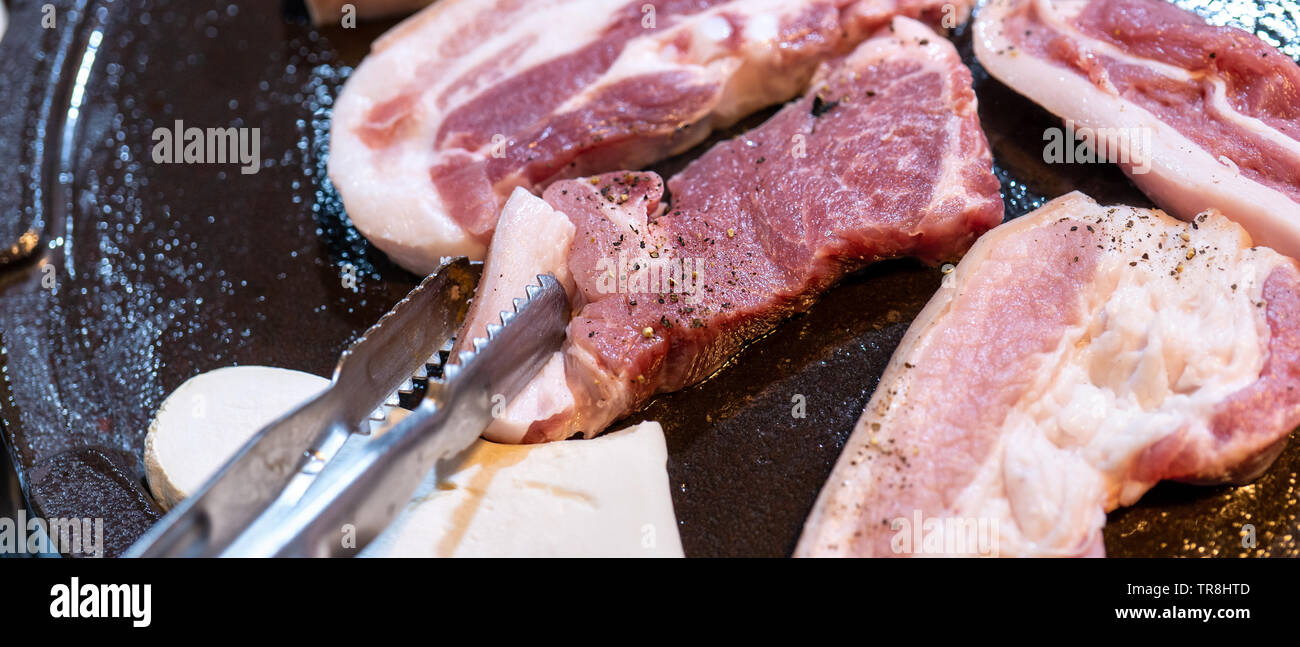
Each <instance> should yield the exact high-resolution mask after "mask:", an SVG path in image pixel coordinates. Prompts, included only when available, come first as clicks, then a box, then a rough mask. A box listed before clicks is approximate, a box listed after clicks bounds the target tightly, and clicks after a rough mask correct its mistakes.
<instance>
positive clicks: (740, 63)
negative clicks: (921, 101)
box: [329, 0, 972, 273]
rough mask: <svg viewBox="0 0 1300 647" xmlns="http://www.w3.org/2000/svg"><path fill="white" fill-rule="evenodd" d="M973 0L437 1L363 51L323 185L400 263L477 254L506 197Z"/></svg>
mask: <svg viewBox="0 0 1300 647" xmlns="http://www.w3.org/2000/svg"><path fill="white" fill-rule="evenodd" d="M971 4H972V0H657V1H655V2H645V1H643V0H623V1H619V0H612V1H611V0H532V1H529V2H524V1H522V0H441V1H440V2H437V3H436V4H434V5H433V6H431V7H429V8H428V9H426V10H425V11H423V12H421V13H419V14H418V15H415V16H413V17H411V18H410V19H408V20H406V21H405V22H403V23H402V24H400V25H398V26H397V27H396V28H394V29H393V30H392V31H390V32H389V33H388V34H386V35H385V36H384V37H383V38H381V39H379V40H378V41H376V42H375V44H374V49H373V51H372V53H371V54H370V56H369V57H367V58H366V60H365V61H364V62H363V63H362V64H361V65H360V67H358V68H357V70H356V72H355V73H354V74H353V75H352V78H351V79H349V80H348V83H347V85H346V86H345V87H344V89H343V92H342V94H341V95H340V96H339V98H338V102H337V105H336V106H335V108H334V113H333V126H332V134H331V143H330V147H331V150H330V159H329V165H330V177H331V178H332V179H333V181H334V184H335V185H336V186H337V187H338V190H339V193H340V195H341V196H342V197H343V201H344V204H345V206H346V207H347V210H348V215H349V216H350V217H351V219H352V221H353V222H354V223H355V224H356V225H357V228H358V229H360V230H361V233H363V234H365V236H366V237H367V238H369V239H370V240H371V241H372V242H373V243H375V245H376V246H378V247H379V248H380V249H382V250H384V251H385V252H387V253H388V255H389V256H391V257H392V258H393V259H394V260H395V261H397V262H398V263H400V264H401V265H403V266H404V267H406V268H408V269H410V270H412V271H415V272H419V273H425V272H428V271H430V270H432V269H433V268H434V267H436V266H437V265H438V262H439V259H440V257H443V256H454V255H467V256H470V257H472V258H482V256H483V253H484V249H485V247H486V245H487V243H488V241H489V240H490V238H491V235H492V231H493V229H494V228H495V227H496V222H497V216H498V214H499V212H500V210H501V206H502V204H503V203H504V202H505V199H506V198H507V197H508V196H509V195H510V193H511V191H512V190H513V189H514V188H515V187H524V188H526V189H529V190H536V191H540V190H541V189H542V188H544V187H545V186H546V185H547V184H549V183H550V182H552V181H554V180H556V179H558V178H566V177H577V176H580V175H586V174H591V173H602V172H606V171H615V170H619V169H638V168H642V167H644V166H645V165H647V164H650V163H653V162H655V161H658V160H660V159H663V158H665V157H668V156H670V155H673V154H676V153H679V152H682V151H685V150H686V149H688V148H690V147H691V146H693V145H695V144H697V143H699V142H700V141H703V140H704V138H705V137H706V136H707V135H708V133H709V131H710V130H712V129H713V128H717V127H721V126H726V125H730V124H732V123H733V122H735V121H736V120H738V119H740V118H741V117H744V116H745V115H747V114H749V113H752V112H754V111H756V110H758V109H760V108H763V107H765V106H769V105H772V104H775V103H779V102H782V101H786V100H788V99H790V98H792V97H795V96H797V95H799V94H800V93H802V92H803V90H804V89H805V88H806V87H807V83H808V80H809V78H810V77H811V75H812V73H813V70H814V69H816V67H817V64H818V63H820V62H821V61H824V60H827V59H829V58H832V57H835V56H840V55H843V54H846V53H847V52H849V51H850V50H851V49H853V47H854V45H856V44H857V43H859V42H861V41H862V40H863V39H864V38H866V37H867V36H868V35H869V34H871V33H873V32H875V31H876V30H877V29H879V28H880V27H882V26H884V25H885V24H887V23H888V22H889V19H890V18H891V17H893V16H895V15H904V16H910V17H924V18H925V19H926V20H927V21H928V22H930V23H931V24H935V25H938V24H940V23H942V24H944V25H945V26H948V27H952V26H956V25H958V24H960V23H961V22H962V21H964V20H965V18H966V17H967V15H968V14H969V11H970V6H971Z"/></svg>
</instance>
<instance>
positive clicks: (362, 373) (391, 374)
mask: <svg viewBox="0 0 1300 647" xmlns="http://www.w3.org/2000/svg"><path fill="white" fill-rule="evenodd" d="M480 273H481V265H477V264H472V263H470V262H469V261H467V260H466V259H464V258H457V259H455V260H452V261H449V262H447V263H444V264H443V265H442V266H441V267H440V268H438V270H437V271H436V272H434V273H433V274H431V275H429V277H428V278H426V279H425V280H424V281H423V282H421V283H420V285H419V286H418V287H416V288H415V289H414V290H412V291H411V293H410V294H409V295H407V297H406V298H405V299H403V300H402V301H401V302H400V303H398V304H397V305H396V306H394V307H393V309H392V310H391V311H389V312H388V313H387V314H385V315H384V316H383V317H382V318H381V319H380V320H379V321H378V322H377V323H376V324H375V325H374V326H372V327H371V328H370V329H369V330H367V331H366V333H365V334H364V335H362V337H361V338H360V339H358V340H357V341H356V342H355V343H354V344H352V346H351V347H350V348H348V350H347V351H345V352H344V353H343V355H342V357H340V358H339V363H338V365H337V367H336V368H335V369H334V378H333V381H332V383H331V385H330V387H329V388H328V389H326V390H325V391H324V392H323V393H321V394H320V395H319V396H317V397H316V398H314V399H312V400H310V401H308V402H307V403H305V404H303V405H302V406H300V407H299V408H298V409H296V410H295V411H293V412H292V413H289V414H288V415H286V416H284V417H283V418H280V419H279V420H277V421H276V422H274V423H272V424H270V425H269V426H267V427H266V428H264V429H262V430H261V431H259V432H258V433H257V434H256V435H254V436H253V438H251V439H250V440H249V441H248V443H246V444H245V445H244V446H243V447H242V448H241V449H240V450H239V451H238V452H237V453H236V454H235V456H234V457H232V458H231V459H230V460H229V461H227V462H226V464H225V465H224V466H223V467H222V468H221V470H220V471H219V472H218V473H217V474H216V475H215V476H213V477H212V478H211V479H209V480H208V482H207V483H206V484H204V486H203V487H202V488H200V489H199V491H198V492H195V493H194V494H193V495H192V496H190V497H189V498H188V499H186V500H184V501H182V502H181V503H180V504H179V505H177V506H176V507H175V508H173V509H172V510H171V511H170V512H169V513H168V514H167V515H166V516H165V517H163V518H162V520H160V521H159V522H158V523H157V524H155V525H154V526H153V527H152V528H151V529H150V530H149V531H148V532H146V533H145V534H144V536H142V537H141V538H140V539H139V540H138V541H137V542H136V543H135V544H134V545H133V546H132V547H131V548H130V549H129V550H128V551H127V553H126V555H127V556H129V557H181V556H186V557H216V556H242V557H256V556H280V557H313V556H315V557H325V556H350V555H355V554H356V553H357V552H359V551H360V550H361V549H362V548H364V547H365V546H366V544H368V543H369V542H370V541H371V540H372V539H374V538H375V537H376V536H378V535H379V533H381V532H383V530H384V529H385V528H386V527H387V526H388V524H389V523H391V522H392V521H393V519H394V518H395V517H396V516H397V514H398V512H399V511H401V510H402V509H403V507H404V506H405V504H406V502H407V501H408V500H409V499H410V497H411V495H412V494H413V493H414V492H415V491H416V489H417V488H418V487H419V485H420V482H421V481H422V480H423V479H424V478H425V476H426V475H427V474H428V473H429V472H430V470H431V469H433V467H434V465H435V464H436V463H437V462H438V461H439V460H441V459H445V458H450V457H453V456H455V455H456V454H458V453H460V452H461V451H462V450H464V449H465V448H466V447H468V446H470V445H471V444H472V443H473V442H474V440H475V439H476V438H478V436H479V435H480V434H481V433H482V432H483V430H484V429H485V428H486V427H487V426H488V424H489V423H490V422H491V420H492V416H491V411H492V404H493V397H494V396H497V395H500V396H504V397H505V398H506V399H507V400H509V399H510V398H513V397H514V396H515V394H517V393H518V392H519V390H520V389H522V388H523V387H524V385H525V384H527V382H528V381H529V380H530V379H532V377H533V376H534V375H535V374H536V373H537V372H538V371H539V370H540V369H541V367H542V365H543V363H544V362H545V361H546V359H547V357H548V356H549V355H550V353H552V352H554V351H555V350H557V349H558V348H559V347H560V343H561V342H562V341H563V338H564V328H565V325H566V324H567V322H568V310H569V303H568V297H567V296H566V294H565V292H564V288H563V287H562V286H561V285H560V284H559V283H558V282H557V281H556V280H555V277H553V276H551V275H549V274H547V275H542V276H538V277H537V278H538V283H537V284H536V285H530V286H528V289H527V295H526V296H524V297H521V298H517V299H515V300H514V311H513V312H503V313H501V323H500V324H493V325H490V326H488V336H487V338H482V339H475V340H473V343H472V349H471V350H466V351H463V352H461V353H459V354H458V356H457V357H455V358H451V360H450V362H448V363H446V364H445V366H444V362H443V358H444V357H445V356H446V354H447V352H448V350H450V348H451V345H450V342H451V340H452V339H453V338H454V335H455V334H456V332H457V330H458V329H459V327H460V325H461V323H462V322H463V321H464V319H465V316H466V313H467V311H468V306H469V300H470V297H471V296H472V295H473V294H474V287H475V284H476V283H477V281H478V278H479V274H480ZM421 392H423V393H421ZM403 400H405V401H406V403H407V404H408V406H409V407H410V408H411V412H410V413H409V414H408V415H407V416H406V417H405V418H403V419H402V420H401V421H400V422H397V423H396V424H395V425H393V426H391V427H389V428H387V430H386V431H385V432H384V433H383V434H380V435H372V434H371V433H370V431H369V426H370V421H371V420H383V419H385V418H387V417H388V415H387V414H388V412H390V411H391V410H392V409H393V408H395V407H397V406H399V405H401V404H403Z"/></svg>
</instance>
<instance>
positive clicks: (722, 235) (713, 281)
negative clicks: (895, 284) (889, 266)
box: [462, 18, 1002, 442]
mask: <svg viewBox="0 0 1300 647" xmlns="http://www.w3.org/2000/svg"><path fill="white" fill-rule="evenodd" d="M668 186H669V188H670V189H671V191H670V192H671V195H672V202H671V204H665V203H664V201H663V198H664V185H663V182H662V180H661V179H660V178H659V177H658V176H657V175H655V174H653V173H638V172H620V173H610V174H604V175H599V176H594V177H591V178H583V179H575V180H564V181H560V182H556V183H555V184H553V185H551V186H550V187H549V188H548V189H547V190H546V192H545V194H544V200H542V199H538V198H536V197H535V196H532V195H530V194H528V193H526V192H524V191H522V190H518V191H516V193H515V194H514V196H512V197H511V200H510V202H509V204H508V205H507V207H506V213H505V214H504V215H503V216H502V220H501V222H502V229H501V230H500V231H498V233H497V236H498V237H499V240H516V241H517V240H523V239H528V238H529V237H528V235H527V232H528V231H531V230H534V229H539V228H544V229H546V230H553V231H567V229H566V227H565V224H567V223H565V222H562V221H567V222H568V223H572V227H573V235H572V242H571V243H570V245H569V248H568V250H567V254H566V255H565V258H564V259H563V261H562V263H561V264H559V265H556V264H553V260H548V259H554V258H555V256H556V254H555V251H556V250H555V245H554V243H552V242H549V241H543V240H540V239H537V238H533V239H532V242H530V243H528V244H527V246H526V247H525V246H520V245H511V246H504V245H503V246H497V245H495V244H494V245H493V247H492V249H491V251H490V253H489V255H488V259H487V265H486V266H485V268H484V278H483V281H482V282H481V283H480V285H479V297H476V298H482V299H483V300H484V302H489V301H490V300H491V295H493V294H496V295H508V294H518V293H519V292H520V290H522V287H523V286H522V284H512V282H517V281H527V280H531V276H532V275H535V274H538V273H543V272H554V273H556V275H557V276H560V277H562V280H565V281H572V285H573V290H574V291H573V293H572V301H573V305H574V313H575V316H574V318H573V320H572V321H571V323H570V324H569V329H568V340H567V341H566V343H565V345H564V347H563V349H562V350H561V351H560V352H559V353H557V354H556V356H555V357H554V358H553V359H552V361H551V363H550V364H548V365H547V367H546V368H545V369H543V371H542V373H541V374H540V375H539V377H538V378H537V379H535V380H534V381H533V383H532V384H531V385H530V387H529V388H528V389H526V390H525V391H524V393H523V394H522V395H521V396H520V397H519V398H517V399H516V400H515V401H514V402H511V403H510V405H509V406H508V407H507V408H506V412H505V415H504V416H502V417H500V418H498V419H497V420H496V422H495V423H494V424H493V425H492V426H491V427H490V428H489V429H488V431H487V434H486V435H487V437H488V438H490V439H492V440H496V441H499V442H540V441H547V440H557V439H563V438H568V437H570V436H572V435H574V434H583V435H585V436H592V435H595V434H597V433H599V432H600V431H602V430H603V429H604V428H605V427H606V426H607V425H608V424H609V423H610V422H612V421H614V420H616V419H618V418H619V417H620V416H622V415H624V414H626V413H628V412H630V411H632V410H634V409H636V408H637V407H639V406H641V405H642V404H643V403H644V402H645V401H646V400H647V399H648V398H650V397H651V396H653V395H654V394H655V393H662V392H667V391H673V390H677V389H681V388H683V387H686V386H688V385H690V384H694V383H696V382H698V381H700V380H703V379H704V378H707V377H708V376H709V375H711V374H712V373H714V372H715V371H716V370H718V369H719V368H720V367H721V366H722V365H723V364H724V363H725V362H726V361H727V360H728V359H729V358H731V357H732V356H733V355H734V354H735V353H736V352H738V351H739V350H740V349H741V348H742V347H743V346H744V345H745V344H746V343H747V342H749V341H751V340H753V339H754V338H756V337H758V336H760V335H762V334H764V333H766V332H767V331H769V330H771V329H772V328H773V327H774V326H775V325H776V324H777V323H778V322H780V321H781V320H782V319H784V318H786V317H788V316H789V315H791V314H793V313H796V312H799V311H802V310H804V309H806V308H808V307H809V306H810V305H811V304H812V303H813V302H814V301H815V300H816V298H817V296H818V295H819V294H820V293H821V292H822V291H824V290H825V289H826V288H827V287H829V286H830V285H831V284H833V283H834V282H835V281H836V280H838V279H839V278H840V277H842V276H843V275H844V274H846V273H848V272H850V271H852V270H854V269H857V268H860V267H863V266H865V265H867V264H869V263H872V262H875V261H877V260H881V259H887V258H897V257H902V256H915V257H919V258H922V259H925V260H927V261H938V260H940V259H947V258H955V257H956V256H958V255H960V254H961V253H962V252H963V251H964V250H965V249H966V248H967V247H969V245H970V244H971V243H972V242H973V241H974V239H975V238H976V236H978V235H979V234H980V233H982V232H984V231H986V230H988V229H989V228H991V227H993V226H995V225H996V224H998V223H999V222H1001V219H1002V201H1001V198H1000V197H999V194H998V188H999V187H998V182H997V180H996V178H994V177H993V174H992V171H991V157H990V153H989V149H988V143H987V142H986V140H985V138H984V134H983V132H982V131H981V130H980V126H979V121H978V117H977V114H976V102H975V95H974V92H973V91H972V90H971V77H970V72H969V70H967V68H966V67H965V66H964V65H962V63H961V60H960V59H959V57H958V55H957V52H956V50H955V49H954V48H953V46H952V44H951V43H949V42H948V41H947V40H946V39H944V38H942V37H940V36H938V35H937V34H935V33H934V32H933V31H932V30H930V29H929V28H928V27H926V26H925V25H923V24H921V23H919V22H916V21H913V20H909V19H905V18H896V19H894V21H893V23H892V24H891V26H890V27H889V28H887V29H884V30H882V31H881V32H880V33H879V34H878V35H876V36H875V37H873V38H872V39H870V40H868V41H866V42H864V43H863V44H862V45H860V46H859V47H858V48H857V49H856V50H855V51H854V52H853V53H852V54H850V55H849V56H847V57H845V58H842V59H839V60H837V61H835V62H833V63H831V64H828V65H827V66H825V67H823V69H822V70H820V71H819V72H818V74H817V77H816V79H815V80H814V82H813V85H812V87H811V89H810V90H809V92H808V94H807V95H806V96H804V97H803V98H802V99H800V100H799V101H796V102H794V103H792V104H790V105H789V106H787V107H785V108H784V109H783V110H781V111H780V112H779V113H777V114H776V115H775V116H773V117H772V118H771V119H770V120H769V121H768V122H767V123H765V124H763V125H762V126H760V127H758V128H756V129H754V130H752V131H750V132H748V133H746V134H744V135H741V136H739V137H737V138H735V139H732V140H730V141H727V142H723V143H720V144H718V145H717V146H715V147H713V148H712V149H711V150H709V151H708V152H707V153H705V154H704V155H703V156H701V157H700V158H699V159H697V160H696V161H695V162H693V163H692V164H691V165H689V166H688V167H687V168H686V169H684V170H683V171H682V172H681V173H679V174H678V175H677V176H675V177H674V178H672V180H670V181H669V183H668ZM516 227H518V228H520V231H519V233H517V232H515V231H513V229H514V228H516ZM494 309H495V308H493V307H486V308H483V309H482V310H476V311H475V312H474V313H473V314H472V316H471V318H470V320H469V322H468V324H467V326H466V328H465V329H464V330H463V331H462V339H469V338H472V337H475V336H481V335H482V334H483V329H484V327H485V326H486V325H487V324H488V323H491V322H492V320H493V319H494V316H493V315H494V312H493V310H494Z"/></svg>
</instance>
